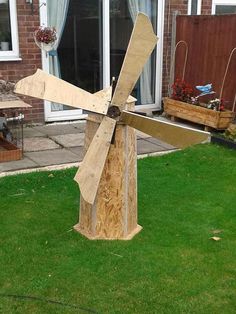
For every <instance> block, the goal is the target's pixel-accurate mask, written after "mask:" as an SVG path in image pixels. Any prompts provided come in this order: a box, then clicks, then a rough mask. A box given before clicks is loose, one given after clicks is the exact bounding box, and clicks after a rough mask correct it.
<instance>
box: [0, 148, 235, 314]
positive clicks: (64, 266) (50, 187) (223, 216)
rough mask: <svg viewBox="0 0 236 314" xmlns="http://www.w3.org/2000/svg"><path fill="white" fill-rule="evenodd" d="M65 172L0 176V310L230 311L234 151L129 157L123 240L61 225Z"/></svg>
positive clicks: (65, 215)
mask: <svg viewBox="0 0 236 314" xmlns="http://www.w3.org/2000/svg"><path fill="white" fill-rule="evenodd" d="M75 171H76V169H70V170H65V171H58V172H41V173H32V174H26V175H18V176H14V177H13V176H12V177H6V178H2V179H0V313H4V314H5V313H7V314H8V313H30V314H32V313H112V314H113V313H122V314H126V313H140V314H143V313H148V314H149V313H171V314H172V313H202V314H207V313H210V314H217V313H224V314H225V313H235V309H236V151H231V150H226V149H224V148H220V147H217V146H213V145H210V144H209V145H198V146H196V147H194V148H190V149H187V150H184V151H179V152H176V153H172V154H169V155H165V156H162V157H153V158H146V159H143V160H139V161H138V179H139V180H138V187H139V223H140V224H141V225H142V226H143V231H142V232H141V233H139V234H138V235H137V236H136V237H135V238H134V239H133V240H132V241H89V240H87V239H85V238H83V237H82V236H81V235H80V234H78V233H75V232H74V231H72V230H71V229H72V226H73V225H74V224H75V223H76V222H77V216H78V208H79V191H78V187H77V185H76V183H75V182H74V181H73V180H72V178H73V175H74V173H75ZM217 230H218V232H220V233H216V234H215V233H214V231H216V232H217ZM212 236H218V237H220V238H221V240H220V241H213V240H211V239H210V237H212ZM7 295H8V296H7ZM11 295H14V296H15V297H13V296H11ZM20 296H21V297H20ZM30 296H31V297H36V298H39V299H33V298H31V299H30V298H27V297H30ZM49 300H52V301H57V302H61V303H62V304H56V303H49V302H47V301H49ZM65 304H68V306H66V305H65ZM69 305H70V306H69ZM72 305H74V306H76V307H77V308H76V307H74V308H73V307H72Z"/></svg>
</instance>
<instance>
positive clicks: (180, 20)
mask: <svg viewBox="0 0 236 314" xmlns="http://www.w3.org/2000/svg"><path fill="white" fill-rule="evenodd" d="M179 41H185V42H186V43H187V46H188V58H187V63H186V71H185V76H184V80H185V81H186V82H188V83H190V84H191V85H193V86H196V85H205V84H207V83H212V84H213V89H214V91H215V92H216V94H215V96H213V97H217V98H218V97H219V96H220V91H221V86H222V82H223V77H224V74H225V70H226V66H227V63H228V59H229V56H230V53H231V51H232V49H233V48H234V47H236V14H231V15H212V16H209V15H200V16H183V15H180V16H177V20H176V43H178V42H179ZM185 51H186V48H185V45H184V44H179V45H178V48H177V49H176V57H175V78H182V73H183V69H184V60H185ZM196 94H198V92H197V90H196ZM235 95H236V51H235V53H234V54H233V56H232V59H231V62H230V65H229V68H228V74H227V76H226V79H225V84H224V89H223V93H222V99H223V100H224V102H225V106H226V107H227V108H228V109H231V108H232V106H233V103H234V100H235Z"/></svg>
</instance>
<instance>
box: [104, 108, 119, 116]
mask: <svg viewBox="0 0 236 314" xmlns="http://www.w3.org/2000/svg"><path fill="white" fill-rule="evenodd" d="M120 114H121V112H120V109H119V108H118V107H117V106H111V107H109V108H108V111H107V116H108V117H109V118H118V117H119V116H120Z"/></svg>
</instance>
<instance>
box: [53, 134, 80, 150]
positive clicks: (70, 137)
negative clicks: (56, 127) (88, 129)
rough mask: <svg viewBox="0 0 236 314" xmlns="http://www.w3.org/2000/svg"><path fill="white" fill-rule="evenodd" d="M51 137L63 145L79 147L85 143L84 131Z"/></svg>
mask: <svg viewBox="0 0 236 314" xmlns="http://www.w3.org/2000/svg"><path fill="white" fill-rule="evenodd" d="M50 138H51V139H52V140H53V141H55V142H56V143H58V144H60V145H61V146H63V147H77V146H83V145H84V133H77V134H65V135H56V136H50Z"/></svg>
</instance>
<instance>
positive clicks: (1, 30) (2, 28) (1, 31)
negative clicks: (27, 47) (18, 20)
mask: <svg viewBox="0 0 236 314" xmlns="http://www.w3.org/2000/svg"><path fill="white" fill-rule="evenodd" d="M0 50H1V51H8V50H12V43H11V26H10V9H9V3H8V1H5V2H4V1H2V2H1V3H0Z"/></svg>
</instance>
